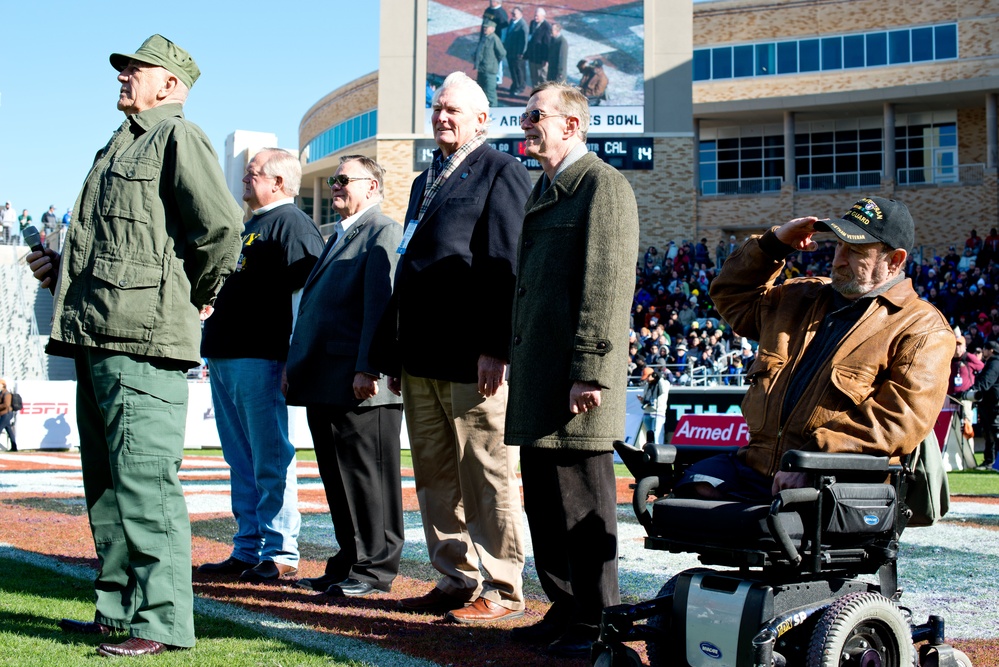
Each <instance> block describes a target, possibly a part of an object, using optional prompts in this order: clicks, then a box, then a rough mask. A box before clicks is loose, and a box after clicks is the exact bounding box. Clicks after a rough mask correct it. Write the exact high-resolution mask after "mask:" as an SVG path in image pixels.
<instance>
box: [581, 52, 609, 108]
mask: <svg viewBox="0 0 999 667" xmlns="http://www.w3.org/2000/svg"><path fill="white" fill-rule="evenodd" d="M576 69H577V70H579V74H580V79H579V91H580V92H581V93H583V95H585V96H586V99H587V101H588V102H589V103H590V106H591V107H595V106H599V105H600V103H601V102H602V101H604V100H606V99H607V74H606V73H605V72H604V61H602V60H599V59H598V60H586V59H585V58H584V59H582V60H580V61H579V62H578V63H576Z"/></svg>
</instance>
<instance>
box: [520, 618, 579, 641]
mask: <svg viewBox="0 0 999 667" xmlns="http://www.w3.org/2000/svg"><path fill="white" fill-rule="evenodd" d="M568 629H569V623H567V622H562V621H559V620H556V619H552V618H549V617H547V616H545V617H544V618H542V619H541V620H540V621H538V622H537V623H534V624H532V625H525V626H523V627H520V628H514V629H513V630H511V631H510V639H512V640H513V641H515V642H538V643H541V642H544V643H546V644H547V643H550V642H553V641H555V640H556V639H558V638H559V637H561V636H562V635H563V634H565V631H566V630H568Z"/></svg>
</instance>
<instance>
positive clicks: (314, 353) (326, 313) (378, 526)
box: [286, 155, 404, 597]
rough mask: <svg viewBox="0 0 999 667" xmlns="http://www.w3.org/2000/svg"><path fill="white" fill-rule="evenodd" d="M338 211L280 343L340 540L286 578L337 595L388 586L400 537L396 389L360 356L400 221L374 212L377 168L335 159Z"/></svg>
mask: <svg viewBox="0 0 999 667" xmlns="http://www.w3.org/2000/svg"><path fill="white" fill-rule="evenodd" d="M328 182H329V185H330V189H331V192H332V199H333V209H334V210H335V211H336V212H337V214H339V215H340V221H339V222H337V224H336V231H335V232H334V234H333V235H332V236H331V237H330V238H329V240H328V241H327V242H326V248H325V249H324V250H323V254H322V255H321V256H320V258H319V263H318V264H316V267H315V269H314V270H313V271H312V275H310V276H309V279H308V280H307V281H306V283H305V290H304V293H303V295H302V303H301V305H300V307H299V310H298V320H297V321H296V323H295V333H294V335H293V336H292V340H291V351H290V352H289V353H288V367H287V369H288V375H287V385H286V394H287V398H288V402H289V403H290V404H292V405H304V406H305V408H306V412H307V414H308V419H309V429H310V430H311V431H312V440H313V443H314V446H315V451H316V461H317V463H318V464H319V474H320V476H321V477H322V480H323V486H324V487H325V488H326V499H327V502H328V504H329V508H330V515H331V518H332V519H333V533H334V535H335V536H336V541H337V544H338V545H339V547H340V550H339V551H338V552H337V553H336V555H335V556H333V557H331V558H329V559H328V560H327V561H326V570H325V572H324V573H323V574H322V575H321V576H319V577H313V578H308V579H299V580H298V583H297V586H299V587H300V588H306V589H309V590H313V591H316V592H318V593H326V594H329V595H331V596H336V597H363V596H367V595H371V594H372V593H378V592H380V591H389V590H391V588H392V582H393V580H394V579H395V577H396V575H397V574H398V572H399V559H400V557H401V555H402V546H403V541H404V532H403V523H402V479H401V477H400V468H399V466H400V463H399V447H400V445H399V431H400V429H401V428H402V399H400V398H399V397H398V396H396V395H394V394H393V393H392V392H390V391H389V390H388V386H387V384H386V379H385V378H384V377H381V376H380V375H379V373H378V371H377V370H376V369H375V366H374V364H373V363H372V361H371V357H370V350H371V342H372V339H373V338H374V331H375V329H376V328H377V326H378V323H379V322H380V321H381V318H382V315H383V314H384V313H385V308H386V306H387V305H388V301H389V298H390V297H391V295H392V278H393V275H394V274H395V267H396V261H397V259H398V257H399V255H398V254H396V249H397V248H398V247H399V242H400V241H401V240H402V225H400V224H399V223H397V222H395V221H394V220H392V219H391V218H389V217H388V216H386V215H384V214H382V211H381V206H380V204H381V202H382V198H383V188H384V182H385V178H384V171H383V170H382V168H381V166H379V165H378V163H377V162H375V161H374V160H372V159H370V158H368V157H365V156H363V155H348V156H346V157H343V158H341V160H340V166H339V167H337V170H336V173H335V174H334V175H333V176H332V177H331V178H330V179H329V181H328Z"/></svg>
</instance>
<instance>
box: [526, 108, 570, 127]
mask: <svg viewBox="0 0 999 667" xmlns="http://www.w3.org/2000/svg"><path fill="white" fill-rule="evenodd" d="M528 118H530V119H531V123H533V124H537V123H540V122H541V119H542V118H568V116H567V115H566V114H564V113H545V112H544V111H542V110H541V109H531V110H530V111H525V112H524V113H522V114H520V122H521V124H523V123H524V121H525V120H527V119H528Z"/></svg>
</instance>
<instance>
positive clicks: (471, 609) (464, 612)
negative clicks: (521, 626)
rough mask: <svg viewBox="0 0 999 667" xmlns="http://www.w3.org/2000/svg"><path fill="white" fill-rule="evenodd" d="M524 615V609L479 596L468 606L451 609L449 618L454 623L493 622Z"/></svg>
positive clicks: (448, 614)
mask: <svg viewBox="0 0 999 667" xmlns="http://www.w3.org/2000/svg"><path fill="white" fill-rule="evenodd" d="M523 615H524V610H523V609H507V608H506V607H503V606H501V605H499V604H496V603H495V602H493V601H492V600H487V599H486V598H479V599H477V600H476V601H475V602H473V603H472V604H470V605H468V606H467V607H462V608H461V609H455V610H454V611H449V612H448V613H447V620H449V621H452V622H454V623H492V622H494V621H506V620H509V619H511V618H520V617H521V616H523Z"/></svg>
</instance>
